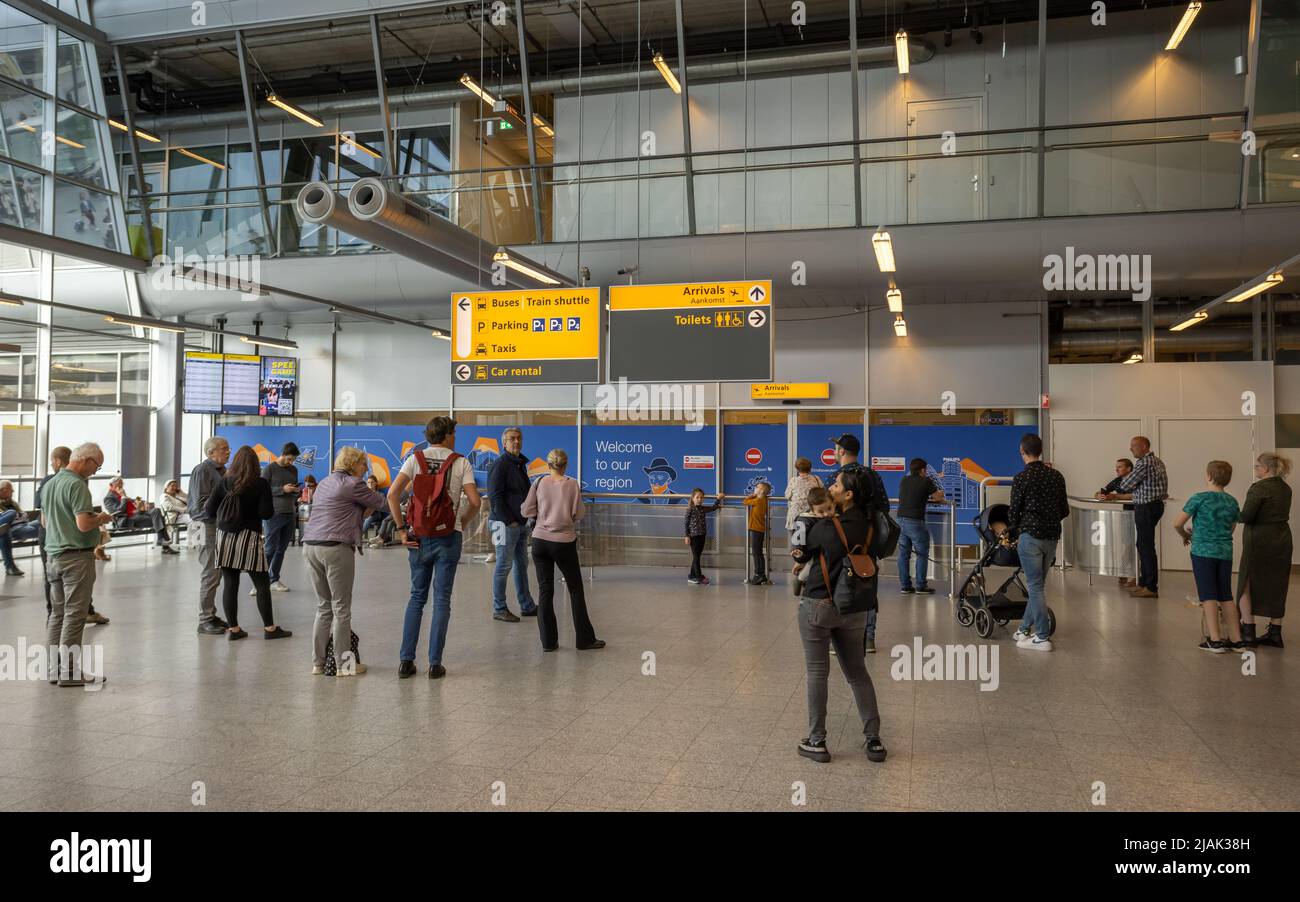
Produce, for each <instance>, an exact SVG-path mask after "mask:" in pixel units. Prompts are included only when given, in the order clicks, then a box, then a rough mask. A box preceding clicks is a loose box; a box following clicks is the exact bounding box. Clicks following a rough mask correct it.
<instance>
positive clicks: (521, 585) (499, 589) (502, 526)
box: [487, 426, 537, 623]
mask: <svg viewBox="0 0 1300 902" xmlns="http://www.w3.org/2000/svg"><path fill="white" fill-rule="evenodd" d="M523 445H524V434H523V432H522V431H521V430H519V429H518V428H516V427H514V426H512V427H510V428H509V429H507V430H506V431H505V432H503V433H501V448H502V453H501V456H500V457H498V458H497V459H496V460H495V461H494V462H493V463H492V469H491V470H489V471H488V483H487V492H488V500H489V502H490V503H491V505H492V514H491V516H490V517H489V522H488V526H489V528H490V529H491V530H492V544H493V545H494V546H495V547H496V552H497V563H496V569H495V570H494V571H493V572H492V619H493V620H500V621H502V622H503V623H518V622H519V617H518V616H517V615H516V614H515V613H514V612H513V611H511V610H510V608H509V607H507V606H506V577H507V576H509V575H510V571H511V569H512V568H513V569H514V571H515V598H516V599H518V601H519V611H520V613H522V614H523V615H524V616H525V617H536V616H537V605H536V603H535V602H534V601H533V596H532V593H531V592H530V591H529V589H528V528H527V526H526V525H525V523H524V520H525V517H524V515H523V513H522V512H521V511H520V508H521V507H522V506H523V503H524V499H525V498H527V497H528V488H529V483H528V458H527V457H525V456H524V455H523V453H522V449H523Z"/></svg>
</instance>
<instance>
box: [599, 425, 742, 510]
mask: <svg viewBox="0 0 1300 902" xmlns="http://www.w3.org/2000/svg"><path fill="white" fill-rule="evenodd" d="M715 428H716V427H714V426H705V427H704V428H702V429H698V430H696V431H694V432H692V431H690V430H688V429H686V428H684V427H683V426H681V425H666V424H665V425H656V424H650V423H647V424H637V425H620V426H584V427H583V429H582V487H583V490H584V491H588V492H618V493H624V494H632V495H639V496H641V498H640V499H639V500H643V501H644V502H645V503H647V504H684V503H685V501H686V500H685V499H684V498H667V497H664V498H660V497H657V496H659V495H664V494H666V493H672V492H678V493H681V494H688V493H689V492H690V491H691V490H692V489H694V488H702V489H704V491H705V492H706V493H707V494H709V495H712V494H713V492H714V485H715V484H716V483H715V480H716V479H717V469H716V461H715V460H714V455H715V451H714V445H715V443H716V441H717V433H716V432H715Z"/></svg>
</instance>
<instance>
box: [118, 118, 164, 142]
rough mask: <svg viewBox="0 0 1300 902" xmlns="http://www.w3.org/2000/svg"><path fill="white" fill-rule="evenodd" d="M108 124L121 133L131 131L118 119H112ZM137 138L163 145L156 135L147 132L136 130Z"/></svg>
mask: <svg viewBox="0 0 1300 902" xmlns="http://www.w3.org/2000/svg"><path fill="white" fill-rule="evenodd" d="M108 124H109V125H111V126H113V128H115V129H117V130H118V131H120V132H125V131H129V129H128V128H127V127H126V126H125V125H123V124H122V123H120V122H118V121H117V120H116V119H110V120H108ZM135 136H136V137H137V138H143V139H144V140H146V141H152V142H153V143H154V144H161V143H162V138H159V137H156V136H155V135H151V134H149V133H148V132H146V131H141V130H140V129H138V128H137V129H136V130H135Z"/></svg>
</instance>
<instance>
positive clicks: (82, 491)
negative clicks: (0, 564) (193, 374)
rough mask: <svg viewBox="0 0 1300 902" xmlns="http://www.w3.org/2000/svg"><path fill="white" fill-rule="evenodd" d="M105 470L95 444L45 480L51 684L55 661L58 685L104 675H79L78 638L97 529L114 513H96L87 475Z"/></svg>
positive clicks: (91, 587) (92, 579)
mask: <svg viewBox="0 0 1300 902" xmlns="http://www.w3.org/2000/svg"><path fill="white" fill-rule="evenodd" d="M103 465H104V452H103V451H102V450H100V447H99V445H96V444H95V443H93V442H87V443H86V444H84V445H81V446H79V447H78V448H76V449H75V450H74V451H73V452H72V458H71V460H70V461H69V462H68V465H67V467H65V468H64V469H62V470H60V471H59V473H58V475H56V476H55V477H54V478H53V479H51V480H50V481H49V484H48V485H46V486H45V490H44V492H42V496H41V504H42V507H41V520H42V522H43V523H44V524H45V552H46V554H47V555H49V559H50V567H49V579H50V595H51V596H52V597H51V602H52V603H51V606H50V614H49V619H48V621H47V622H46V624H45V627H46V630H45V633H46V647H47V648H48V649H49V656H50V665H51V670H50V680H51V682H53V681H54V677H55V676H56V672H55V671H54V669H53V668H54V666H55V664H56V662H57V666H58V671H57V677H58V683H59V685H60V686H84V685H85V684H86V683H87V682H94V681H95V680H96V679H102V677H103V675H102V674H90V673H83V672H82V670H81V661H82V660H83V659H84V656H83V655H82V651H81V634H82V631H83V630H84V629H85V626H86V613H87V612H88V611H89V610H90V600H91V594H92V592H93V590H94V587H95V546H96V544H98V542H99V527H100V526H103V525H105V524H107V523H110V522H112V520H113V516H112V514H107V513H101V514H97V513H95V503H94V500H93V499H92V498H91V497H90V484H89V480H90V477H91V476H94V475H95V473H96V472H97V471H98V470H99V468H100V467H102V466H103Z"/></svg>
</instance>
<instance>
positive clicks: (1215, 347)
mask: <svg viewBox="0 0 1300 902" xmlns="http://www.w3.org/2000/svg"><path fill="white" fill-rule="evenodd" d="M1252 332H1253V330H1251V329H1249V328H1246V329H1242V328H1236V327H1216V326H1214V325H1213V324H1212V323H1201V324H1200V325H1199V326H1195V327H1193V328H1191V329H1187V330H1185V331H1182V332H1168V331H1162V332H1160V333H1158V334H1157V335H1156V350H1158V351H1168V352H1174V353H1179V354H1192V353H1195V352H1198V351H1203V352H1207V353H1208V352H1219V353H1225V352H1231V351H1249V350H1251V348H1252V343H1253V334H1252ZM1274 340H1275V341H1276V342H1277V346H1278V347H1279V348H1300V328H1295V327H1285V328H1280V329H1275V330H1274ZM1141 348H1142V333H1141V332H1139V331H1132V332H1062V333H1059V334H1057V335H1053V336H1052V344H1051V354H1052V356H1054V357H1062V356H1065V355H1068V354H1117V353H1121V352H1130V351H1136V350H1141Z"/></svg>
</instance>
